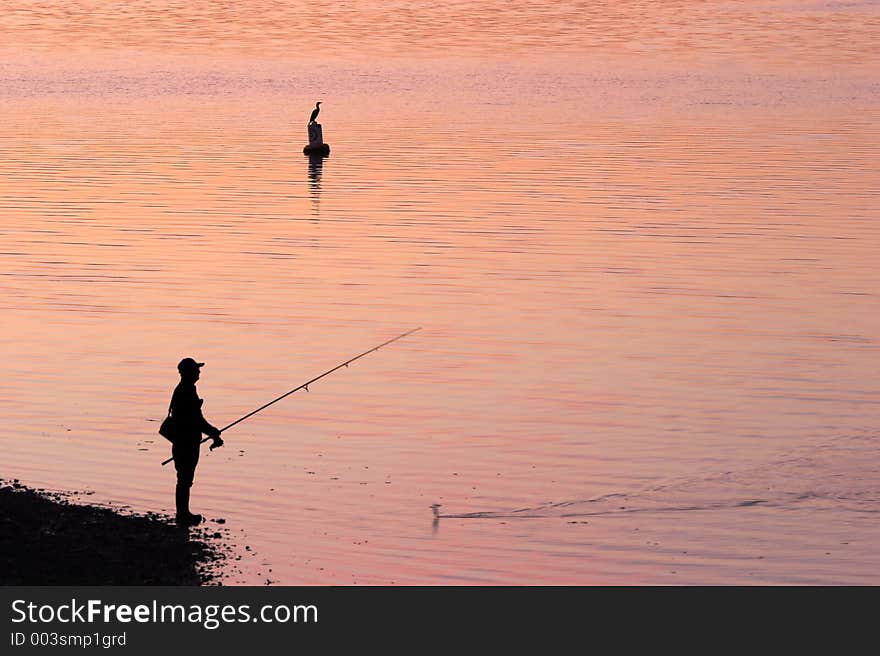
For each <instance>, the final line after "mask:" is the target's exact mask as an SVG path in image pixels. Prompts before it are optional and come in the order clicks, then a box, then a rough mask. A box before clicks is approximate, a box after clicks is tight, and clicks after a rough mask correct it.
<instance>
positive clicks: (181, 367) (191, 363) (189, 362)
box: [177, 358, 205, 373]
mask: <svg viewBox="0 0 880 656" xmlns="http://www.w3.org/2000/svg"><path fill="white" fill-rule="evenodd" d="M204 366H205V363H204V362H196V361H195V360H193V359H192V358H184V359H183V360H181V361H180V362H178V363H177V370H178V371H179V372H180V373H183V372H184V371H193V370H197V369H199V368H200V367H204Z"/></svg>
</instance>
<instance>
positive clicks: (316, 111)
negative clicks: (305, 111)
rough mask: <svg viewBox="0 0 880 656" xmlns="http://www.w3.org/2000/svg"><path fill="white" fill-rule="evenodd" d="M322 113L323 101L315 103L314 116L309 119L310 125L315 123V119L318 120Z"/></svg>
mask: <svg viewBox="0 0 880 656" xmlns="http://www.w3.org/2000/svg"><path fill="white" fill-rule="evenodd" d="M320 112H321V101H320V100H319V101H318V102H316V103H315V108H314V109H313V110H312V115H311V116H310V117H309V125H311V124H312V123H314V122H315V119H316V118H318V114H319V113H320Z"/></svg>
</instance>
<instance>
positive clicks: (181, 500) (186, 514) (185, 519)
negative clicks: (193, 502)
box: [174, 483, 202, 525]
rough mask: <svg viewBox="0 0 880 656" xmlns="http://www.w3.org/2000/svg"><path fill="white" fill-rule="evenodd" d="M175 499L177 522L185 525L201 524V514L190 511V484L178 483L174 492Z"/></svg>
mask: <svg viewBox="0 0 880 656" xmlns="http://www.w3.org/2000/svg"><path fill="white" fill-rule="evenodd" d="M174 499H175V501H176V505H177V523H178V524H183V525H190V524H193V525H194V524H199V523H201V521H202V516H201V515H194V514H192V513H191V512H190V511H189V485H181V484H180V483H178V484H177V489H176V490H175V492H174Z"/></svg>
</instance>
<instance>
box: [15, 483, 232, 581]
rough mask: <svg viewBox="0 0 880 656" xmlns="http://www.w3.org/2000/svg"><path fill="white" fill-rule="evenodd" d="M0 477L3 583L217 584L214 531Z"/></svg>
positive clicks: (219, 550)
mask: <svg viewBox="0 0 880 656" xmlns="http://www.w3.org/2000/svg"><path fill="white" fill-rule="evenodd" d="M77 494H79V493H77V492H57V491H49V490H44V489H32V488H29V487H27V486H25V485H24V484H22V483H20V482H19V481H18V479H12V480H9V479H0V585H176V586H197V585H222V583H220V576H221V570H222V565H223V563H224V561H225V560H226V557H227V555H228V554H227V552H226V549H225V548H224V547H223V546H222V545H221V543H220V539H221V538H223V537H224V536H223V535H222V534H221V533H220V532H218V529H215V528H207V527H206V526H205V524H202V525H200V526H197V527H178V526H177V525H176V524H175V522H174V520H173V518H171V517H169V516H166V515H160V514H156V513H147V514H145V515H139V514H136V513H126V512H123V511H120V510H117V509H113V508H107V507H101V506H95V505H88V504H83V503H80V502H78V500H77V499H76V498H75V497H76V495H77Z"/></svg>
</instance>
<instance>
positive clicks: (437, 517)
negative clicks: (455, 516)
mask: <svg viewBox="0 0 880 656" xmlns="http://www.w3.org/2000/svg"><path fill="white" fill-rule="evenodd" d="M431 510H432V512H433V513H434V521H433V522H431V535H437V529H439V528H440V504H439V503H432V504H431Z"/></svg>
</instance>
